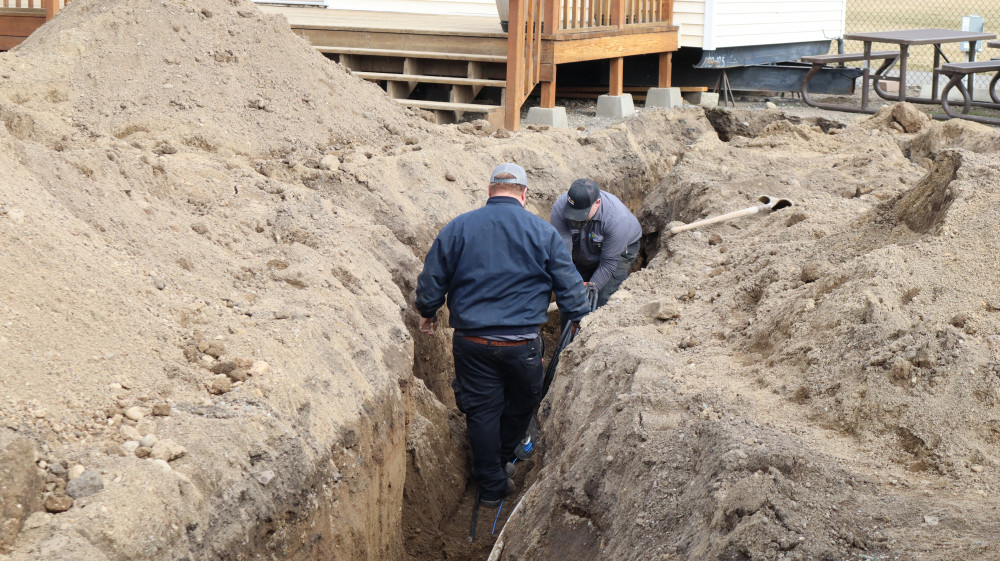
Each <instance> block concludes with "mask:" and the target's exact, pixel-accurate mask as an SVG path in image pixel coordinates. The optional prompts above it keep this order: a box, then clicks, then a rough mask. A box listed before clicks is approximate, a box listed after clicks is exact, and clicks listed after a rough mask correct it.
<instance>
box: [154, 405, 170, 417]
mask: <svg viewBox="0 0 1000 561" xmlns="http://www.w3.org/2000/svg"><path fill="white" fill-rule="evenodd" d="M169 415H170V404H169V403H157V404H156V405H154V406H153V416H155V417H167V416H169Z"/></svg>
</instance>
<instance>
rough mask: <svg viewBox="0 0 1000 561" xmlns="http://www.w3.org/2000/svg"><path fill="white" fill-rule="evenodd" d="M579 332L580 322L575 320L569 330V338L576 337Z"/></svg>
mask: <svg viewBox="0 0 1000 561" xmlns="http://www.w3.org/2000/svg"><path fill="white" fill-rule="evenodd" d="M579 332H580V322H578V321H574V322H573V328H572V330H571V331H570V332H569V338H570V339H572V338H574V337H576V334H577V333H579Z"/></svg>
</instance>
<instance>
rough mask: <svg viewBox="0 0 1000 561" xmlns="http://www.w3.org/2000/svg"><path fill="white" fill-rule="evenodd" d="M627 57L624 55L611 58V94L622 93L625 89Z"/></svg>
mask: <svg viewBox="0 0 1000 561" xmlns="http://www.w3.org/2000/svg"><path fill="white" fill-rule="evenodd" d="M624 70H625V59H624V58H622V57H618V58H613V59H611V76H610V77H609V78H608V82H609V84H610V87H609V88H608V93H609V94H610V95H622V93H623V92H624V91H625V73H624Z"/></svg>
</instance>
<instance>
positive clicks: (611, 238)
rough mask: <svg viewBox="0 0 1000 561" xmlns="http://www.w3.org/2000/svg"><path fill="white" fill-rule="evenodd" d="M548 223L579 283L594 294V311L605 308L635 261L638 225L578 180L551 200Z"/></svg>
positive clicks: (620, 206)
mask: <svg viewBox="0 0 1000 561" xmlns="http://www.w3.org/2000/svg"><path fill="white" fill-rule="evenodd" d="M549 221H550V222H551V223H552V225H553V226H555V228H556V230H558V231H559V235H560V236H562V239H563V243H565V244H566V249H567V250H568V251H570V252H571V254H572V256H573V263H574V264H575V265H576V269H577V271H579V272H580V275H582V276H583V280H585V281H587V282H588V283H590V284H593V285H594V288H596V289H597V291H598V292H597V305H598V307H600V306H603V305H605V304H607V303H608V299H609V298H611V295H612V294H614V293H615V291H616V290H618V287H619V286H621V284H622V282H624V280H625V279H626V278H627V277H628V275H629V273H630V272H631V271H632V265H633V264H634V263H635V261H636V259H637V258H638V257H639V241H640V240H641V239H642V226H640V225H639V220H638V219H637V218H636V217H635V215H633V214H632V212H631V211H629V209H628V207H626V206H625V204H624V203H623V202H621V201H620V200H618V197H616V196H614V195H612V194H611V193H608V192H606V191H602V190H601V189H600V188H599V187H598V185H597V182H595V181H594V180H592V179H577V180H576V181H574V182H573V183H572V185H570V187H569V191H567V192H565V193H563V194H562V195H560V196H559V198H558V199H556V202H555V204H553V205H552V214H551V215H550V218H549Z"/></svg>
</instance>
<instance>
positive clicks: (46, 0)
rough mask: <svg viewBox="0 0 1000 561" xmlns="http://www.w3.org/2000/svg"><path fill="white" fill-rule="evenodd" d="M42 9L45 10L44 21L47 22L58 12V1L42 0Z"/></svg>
mask: <svg viewBox="0 0 1000 561" xmlns="http://www.w3.org/2000/svg"><path fill="white" fill-rule="evenodd" d="M42 8H45V21H49V20H50V19H52V18H54V17H56V12H58V11H59V0H42Z"/></svg>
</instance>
